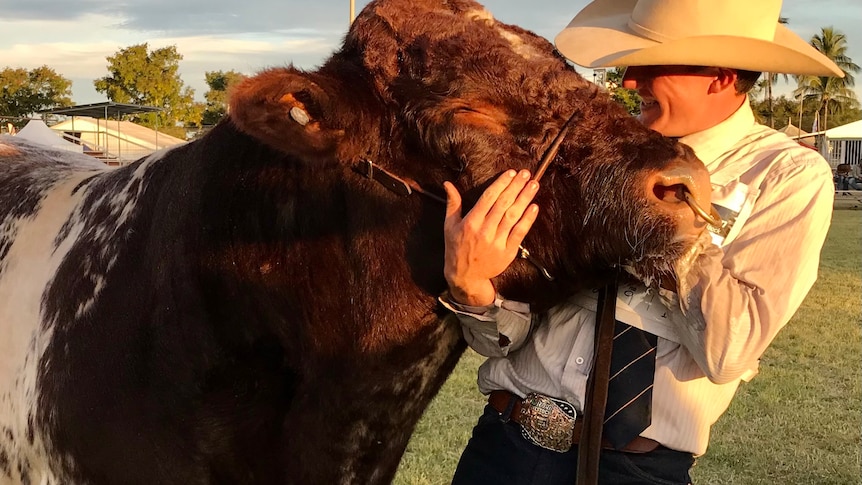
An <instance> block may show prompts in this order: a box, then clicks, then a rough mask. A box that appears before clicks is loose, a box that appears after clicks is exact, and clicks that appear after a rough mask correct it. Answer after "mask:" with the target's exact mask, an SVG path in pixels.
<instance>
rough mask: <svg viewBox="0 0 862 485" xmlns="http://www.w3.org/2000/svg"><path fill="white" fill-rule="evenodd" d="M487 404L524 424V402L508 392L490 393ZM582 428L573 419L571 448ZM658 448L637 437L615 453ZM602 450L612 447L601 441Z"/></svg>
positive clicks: (642, 451) (574, 444) (580, 423)
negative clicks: (507, 413)
mask: <svg viewBox="0 0 862 485" xmlns="http://www.w3.org/2000/svg"><path fill="white" fill-rule="evenodd" d="M488 404H490V405H491V407H492V408H494V409H495V410H496V411H497V412H498V413H500V414H506V412H507V411H508V412H509V417H508V419H509V421H512V422H514V423H518V424H519V425H522V426H523V425H524V423H522V422H521V416H524V415H527V414H529V413H524V412H523V411H524V406H525V401H524V400H523V399H521V398H520V397H518V396H517V395H515V394H512V393H511V392H509V391H491V394H489V395H488ZM583 426H584V420H583V418H582V417H581V416H578V417H577V418H576V419H575V422H574V428H573V429H572V443H571V446H576V445H577V444H578V442H580V440H581V431H582V430H583ZM659 446H661V444H660V443H659V442H658V441H655V440H651V439H649V438H644V437H643V436H638V437H637V438H635V439H633V440H632V441H631V442H630V443H629V444H627V445H626V446H624V447H623V448H622V449H620V450H616V451H623V452H626V453H649V452H650V451H653V450H655V449H656V448H658V447H659ZM602 448H604V449H606V450H614V447H612V446H611V444H610V443H608V442H607V441H606V440H602Z"/></svg>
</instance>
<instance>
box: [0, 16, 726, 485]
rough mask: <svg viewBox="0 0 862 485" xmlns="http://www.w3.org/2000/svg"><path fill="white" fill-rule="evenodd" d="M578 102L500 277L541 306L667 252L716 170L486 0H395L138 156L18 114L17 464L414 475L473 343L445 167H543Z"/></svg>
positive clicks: (4, 245) (5, 343) (7, 430)
mask: <svg viewBox="0 0 862 485" xmlns="http://www.w3.org/2000/svg"><path fill="white" fill-rule="evenodd" d="M567 120H571V121H570V129H569V131H568V133H567V134H566V135H565V136H564V137H563V138H562V140H561V143H560V146H559V150H558V152H557V153H556V155H554V156H553V163H552V164H551V166H550V167H549V168H548V169H547V172H546V174H545V177H544V179H543V180H542V188H541V189H540V191H539V194H538V196H537V198H536V200H537V202H538V204H539V205H540V207H541V208H542V212H541V215H540V217H539V220H538V221H537V222H536V224H535V226H534V227H533V229H532V231H531V233H530V235H529V236H528V238H527V239H526V241H525V243H524V245H525V247H526V248H528V249H529V250H530V254H531V256H530V260H529V261H528V260H518V261H516V263H515V264H513V265H512V267H511V268H509V269H508V270H507V272H506V273H504V274H503V275H501V276H500V277H499V278H498V279H497V281H496V282H495V283H496V285H497V287H498V288H499V290H500V292H501V293H504V294H506V295H507V296H508V297H509V298H513V299H518V300H522V301H528V302H532V303H534V304H536V305H537V308H540V307H546V306H547V305H550V304H553V303H554V302H556V301H559V300H560V299H561V298H562V297H563V296H565V295H568V294H571V293H572V292H574V291H576V290H577V289H579V288H584V287H586V286H591V285H599V284H602V283H604V282H606V281H607V280H608V279H609V278H611V277H612V275H613V274H614V273H615V272H617V271H618V270H619V268H620V267H621V266H626V267H628V268H629V269H630V270H631V271H632V272H633V273H635V274H638V275H640V276H641V277H642V278H646V279H653V278H656V277H658V276H659V275H661V274H662V273H663V272H668V271H671V270H672V268H673V267H674V265H675V262H676V261H678V260H679V259H680V258H681V256H682V255H683V254H684V253H686V251H688V250H689V248H690V247H691V246H692V241H693V240H694V239H695V237H696V235H697V234H698V233H699V232H700V230H701V227H700V226H701V225H699V224H698V223H697V222H696V221H695V217H694V215H693V213H692V211H691V210H689V209H688V207H687V206H686V204H685V203H683V202H682V201H681V198H680V197H679V194H680V192H681V191H684V192H687V193H690V194H692V195H693V196H694V197H695V198H696V199H698V200H700V202H701V205H705V204H706V203H707V198H708V193H709V190H708V185H707V182H705V181H706V180H707V176H706V172H705V170H704V168H703V166H702V164H701V163H700V162H699V161H698V160H697V159H696V158H695V156H694V155H693V154H692V152H691V150H690V149H689V148H687V147H685V146H683V145H680V144H678V143H676V142H675V141H672V140H669V139H665V138H662V137H661V136H659V135H658V134H657V133H655V132H652V131H650V130H647V129H645V128H643V127H642V126H641V125H640V124H639V123H638V122H637V121H636V120H635V119H633V118H631V117H630V116H629V115H628V114H627V113H626V112H625V111H624V110H623V109H622V108H621V107H619V106H618V105H616V104H615V103H614V102H613V101H611V100H610V99H609V97H608V96H607V95H606V94H605V93H604V92H602V91H601V90H600V89H599V88H597V87H596V86H594V85H592V84H591V83H589V82H587V81H585V80H584V79H583V78H582V77H580V76H579V75H578V74H577V73H576V72H575V71H574V70H573V69H572V68H571V67H570V66H568V65H567V64H566V63H565V61H564V60H563V59H562V58H561V57H560V56H559V55H558V54H557V53H556V52H555V51H554V49H553V48H552V46H551V45H550V44H549V43H548V42H547V41H546V40H544V39H542V38H540V37H538V36H536V35H534V34H532V33H530V32H528V31H525V30H523V29H521V28H518V27H516V26H513V25H506V24H504V23H501V22H498V21H496V20H495V19H494V18H493V17H492V16H491V15H490V14H489V13H488V12H487V11H485V10H484V9H483V8H482V7H481V6H480V5H479V4H477V3H474V2H472V1H469V0H449V1H442V0H377V1H373V2H371V3H370V4H369V5H368V6H367V7H366V8H365V9H364V11H363V12H362V13H361V14H360V15H359V16H358V18H357V19H356V21H355V22H354V24H353V25H352V27H351V29H350V30H349V32H348V33H347V35H346V37H345V38H344V42H343V45H342V46H341V47H340V49H339V50H337V51H336V52H335V53H333V54H332V55H331V57H330V58H329V59H328V60H327V61H326V62H325V63H324V64H322V65H321V66H320V67H319V68H318V69H316V70H313V71H303V70H300V69H297V68H294V67H286V68H275V69H269V70H266V71H263V72H261V73H259V74H258V75H256V76H254V77H252V78H250V79H248V80H247V81H245V82H244V83H243V84H241V85H240V86H239V87H238V88H237V89H236V90H235V92H234V93H233V95H232V98H231V102H230V116H229V118H228V119H226V120H225V121H223V122H222V123H220V124H219V125H218V126H216V127H215V128H214V129H213V130H212V131H211V132H210V133H208V134H207V135H206V136H204V137H203V138H201V139H199V140H197V141H194V142H191V143H188V144H186V145H183V146H180V147H178V148H174V149H172V150H170V151H164V152H158V153H155V154H152V155H150V156H148V157H145V158H143V159H141V160H138V161H137V162H135V163H132V164H130V165H128V166H124V167H121V168H117V169H107V168H104V167H102V166H99V165H95V164H94V163H93V161H92V160H91V159H87V158H84V157H83V156H80V155H79V156H75V155H71V154H68V153H62V154H61V153H58V152H54V151H51V150H50V149H47V148H41V147H39V146H38V145H32V144H28V143H26V142H23V141H20V140H18V139H16V138H12V137H5V138H2V139H0V163H2V165H0V482H3V483H30V484H36V483H39V484H59V483H86V484H109V483H123V484H138V483H140V484H155V483H177V484H209V483H266V484H271V483H315V484H334V483H362V484H373V483H387V482H389V481H391V479H392V477H393V475H394V473H395V471H396V468H397V465H398V462H399V459H400V457H401V455H402V454H403V452H404V450H405V447H406V445H407V441H408V439H409V437H410V434H411V432H412V431H413V429H414V426H415V424H416V422H417V420H418V419H419V418H420V416H421V414H422V412H423V410H424V409H425V408H426V406H427V405H428V403H429V401H430V400H431V398H432V397H433V396H434V394H435V393H436V392H437V391H438V389H439V388H440V386H441V384H442V383H443V382H444V380H445V379H446V377H447V375H448V374H449V372H450V371H451V370H452V368H453V366H454V365H455V364H456V362H457V360H458V358H459V356H460V355H461V352H462V351H463V349H464V348H465V345H464V342H463V339H462V338H461V334H460V330H459V328H458V326H457V324H456V323H455V322H454V321H453V320H452V319H450V318H446V317H445V316H444V314H443V313H442V312H441V310H440V308H439V307H438V303H437V296H438V295H439V294H440V293H441V292H443V291H444V290H445V287H446V285H445V281H444V279H443V276H442V254H443V243H442V234H441V227H442V220H443V216H444V207H443V205H442V204H440V203H439V202H438V201H436V200H435V194H436V195H439V194H440V193H441V191H440V187H441V184H442V182H443V181H446V180H450V181H453V182H454V183H455V185H456V186H457V187H458V189H459V190H460V191H461V192H462V193H463V194H465V200H468V201H469V200H473V201H475V200H476V198H477V197H478V196H479V194H481V192H482V189H483V188H484V187H485V186H487V184H488V181H489V180H490V179H492V178H493V177H495V176H496V175H497V174H499V173H501V171H503V170H505V169H507V168H509V167H514V168H528V169H531V170H534V169H535V167H536V163H537V160H538V159H539V158H540V157H541V154H542V153H544V152H545V150H546V148H547V147H548V146H549V145H550V144H551V143H552V140H553V139H554V137H555V136H556V135H557V134H558V133H559V132H560V131H561V127H562V126H563V124H564V123H566V121H567ZM418 192H421V193H425V194H427V196H425V195H421V194H420V195H413V196H407V195H406V194H409V193H413V194H416V193H418ZM468 205H469V204H468ZM537 266H539V267H541V269H542V270H543V271H544V272H546V273H547V274H548V275H549V276H551V278H547V277H545V276H543V271H539V270H538V269H537Z"/></svg>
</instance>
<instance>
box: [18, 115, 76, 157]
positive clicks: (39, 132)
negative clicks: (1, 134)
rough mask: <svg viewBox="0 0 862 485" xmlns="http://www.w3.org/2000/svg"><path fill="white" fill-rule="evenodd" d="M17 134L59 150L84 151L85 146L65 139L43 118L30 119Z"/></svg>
mask: <svg viewBox="0 0 862 485" xmlns="http://www.w3.org/2000/svg"><path fill="white" fill-rule="evenodd" d="M15 136H19V137H21V138H23V139H25V140H29V141H32V142H34V143H38V144H40V145H46V146H49V147H51V148H55V149H57V150H67V151H70V152H76V153H83V152H84V147H82V146H81V145H76V144H74V143H72V142H69V141H67V140H64V139H63V138H62V137H61V136H60V135H59V134H58V133H57V132H56V131H54V130H52V129H51V128H48V125H46V124H45V122H44V121H42V120H30V121H29V122H28V123H27V126H25V127H24V128H21V130H20V131H18V133H17V134H16V135H15Z"/></svg>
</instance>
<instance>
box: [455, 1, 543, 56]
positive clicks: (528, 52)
mask: <svg viewBox="0 0 862 485" xmlns="http://www.w3.org/2000/svg"><path fill="white" fill-rule="evenodd" d="M465 16H466V17H467V18H469V19H472V20H475V21H479V22H485V23H487V24H488V25H490V26H494V30H496V31H497V33H498V34H500V37H502V38H503V39H505V40H506V41H507V42H508V43H509V45H510V46H512V51H514V52H515V53H516V54H518V55H519V56H521V57H523V58H524V59H533V58H534V57H536V56H537V55H539V56H540V55H541V54H540V53H537V52H536V49H535V48H534V47H533V46H532V45H530V44H527V43H525V42H524V39H523V38H521V36H519V35H518V34H516V33H514V32H512V31H509V30H507V29H506V28H504V27H501V26H499V25H497V21H496V20H495V19H494V16H493V15H491V12H488V11H487V10H484V9H478V10H470V11H468V12H467V13H466V14H465Z"/></svg>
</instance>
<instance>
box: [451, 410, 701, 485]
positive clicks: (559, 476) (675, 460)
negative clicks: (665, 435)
mask: <svg viewBox="0 0 862 485" xmlns="http://www.w3.org/2000/svg"><path fill="white" fill-rule="evenodd" d="M577 462H578V450H577V447H573V448H572V449H571V450H569V451H567V452H566V453H558V452H556V451H551V450H546V449H544V448H541V447H538V446H536V445H534V444H533V443H531V442H529V441H527V439H525V438H524V437H523V436H522V435H521V429H520V426H519V425H518V424H516V423H513V422H505V423H504V422H503V421H502V420H500V415H499V414H498V413H497V411H495V410H494V409H493V408H492V407H491V406H485V413H484V414H483V415H482V417H480V418H479V423H478V424H477V425H476V427H475V428H473V436H472V438H470V442H469V443H467V448H466V449H465V450H464V453H463V454H462V455H461V461H460V462H458V468H457V469H456V470H455V477H454V478H453V479H452V483H453V485H467V484H471V485H476V484H489V485H504V484H505V485H508V484H518V485H527V484H535V485H555V484H560V485H574V483H575V478H576V475H577ZM693 464H694V457H693V456H692V454H691V453H685V452H681V451H674V450H671V449H668V448H665V447H659V448H657V449H656V450H655V451H652V452H650V453H623V452H619V451H611V450H602V454H601V460H600V463H599V483H600V484H602V485H642V484H650V485H656V484H657V485H685V484H689V483H691V477H690V476H689V469H691V467H692V465H693Z"/></svg>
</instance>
